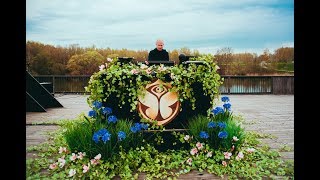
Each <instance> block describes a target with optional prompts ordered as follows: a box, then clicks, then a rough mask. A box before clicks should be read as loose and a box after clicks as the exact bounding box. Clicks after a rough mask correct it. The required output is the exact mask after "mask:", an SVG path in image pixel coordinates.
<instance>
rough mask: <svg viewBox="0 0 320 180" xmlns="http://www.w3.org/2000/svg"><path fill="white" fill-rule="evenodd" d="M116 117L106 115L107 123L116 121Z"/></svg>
mask: <svg viewBox="0 0 320 180" xmlns="http://www.w3.org/2000/svg"><path fill="white" fill-rule="evenodd" d="M117 120H118V119H117V117H116V116H113V115H112V116H109V117H108V123H116V122H117Z"/></svg>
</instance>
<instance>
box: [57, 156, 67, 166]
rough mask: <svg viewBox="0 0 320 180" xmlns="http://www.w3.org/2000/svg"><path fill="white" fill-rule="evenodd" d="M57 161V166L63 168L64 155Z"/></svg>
mask: <svg viewBox="0 0 320 180" xmlns="http://www.w3.org/2000/svg"><path fill="white" fill-rule="evenodd" d="M58 162H59V167H60V168H63V166H64V165H65V164H66V160H65V159H64V157H62V158H59V159H58Z"/></svg>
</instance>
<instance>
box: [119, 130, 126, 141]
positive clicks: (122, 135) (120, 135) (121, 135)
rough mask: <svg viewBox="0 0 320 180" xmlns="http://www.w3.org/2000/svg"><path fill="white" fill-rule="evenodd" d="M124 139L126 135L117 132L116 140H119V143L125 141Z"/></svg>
mask: <svg viewBox="0 0 320 180" xmlns="http://www.w3.org/2000/svg"><path fill="white" fill-rule="evenodd" d="M125 138H126V133H125V132H123V131H119V132H118V139H119V141H122V140H123V139H125Z"/></svg>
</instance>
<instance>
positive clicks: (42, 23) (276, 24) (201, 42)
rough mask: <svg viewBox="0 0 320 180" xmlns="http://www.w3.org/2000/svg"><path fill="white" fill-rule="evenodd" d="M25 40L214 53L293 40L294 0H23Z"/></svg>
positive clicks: (252, 49) (260, 49) (280, 44)
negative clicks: (160, 44) (161, 42)
mask: <svg viewBox="0 0 320 180" xmlns="http://www.w3.org/2000/svg"><path fill="white" fill-rule="evenodd" d="M26 3H27V6H26V8H27V9H26V13H27V14H26V18H27V19H26V27H27V29H26V40H27V41H29V40H30V41H37V42H41V43H44V44H51V45H54V46H56V45H60V46H63V47H67V46H69V45H71V44H78V45H79V46H80V47H91V46H93V45H95V46H96V47H98V48H107V47H110V48H113V49H122V48H127V49H131V50H151V49H153V48H155V41H156V39H158V38H161V39H163V40H164V42H165V49H167V50H168V51H170V50H173V49H179V48H182V47H187V48H189V49H197V50H199V51H200V52H202V53H211V54H215V53H216V51H217V50H218V49H221V48H224V47H231V48H232V50H233V52H234V53H238V52H253V53H258V54H261V53H262V52H263V50H264V49H266V48H268V49H269V50H270V52H271V53H273V50H275V49H277V48H280V47H293V45H294V1H293V0H161V1H160V0H159V1H155V0H154V1H152V0H50V1H46V0H27V1H26Z"/></svg>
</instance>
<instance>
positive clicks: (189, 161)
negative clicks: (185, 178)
mask: <svg viewBox="0 0 320 180" xmlns="http://www.w3.org/2000/svg"><path fill="white" fill-rule="evenodd" d="M187 164H189V165H190V166H191V165H192V158H189V159H187Z"/></svg>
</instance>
